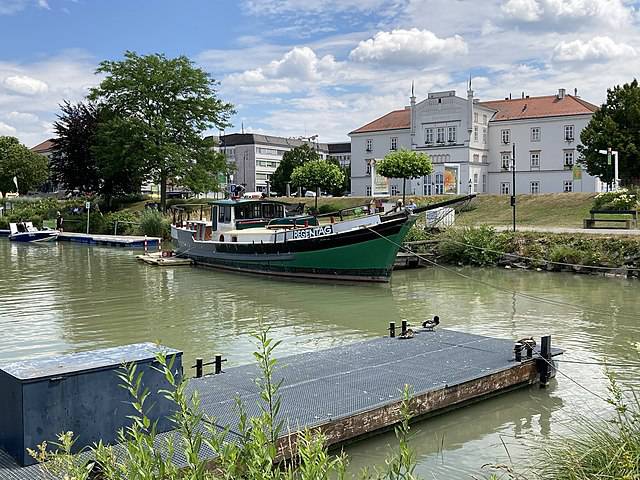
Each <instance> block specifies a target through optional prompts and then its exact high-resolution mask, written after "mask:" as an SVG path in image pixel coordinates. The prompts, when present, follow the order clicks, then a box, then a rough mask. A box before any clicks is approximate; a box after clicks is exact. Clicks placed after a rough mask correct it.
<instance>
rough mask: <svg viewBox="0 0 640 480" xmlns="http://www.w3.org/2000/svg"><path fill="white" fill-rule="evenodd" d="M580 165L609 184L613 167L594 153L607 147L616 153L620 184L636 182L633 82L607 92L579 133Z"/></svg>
mask: <svg viewBox="0 0 640 480" xmlns="http://www.w3.org/2000/svg"><path fill="white" fill-rule="evenodd" d="M580 141H581V143H582V145H579V146H578V151H579V152H580V153H581V159H580V162H581V163H582V164H584V165H585V166H586V168H587V172H589V174H590V175H595V176H598V177H600V178H602V180H603V181H605V182H607V183H609V182H611V181H612V180H613V175H614V170H613V169H614V166H613V161H612V162H611V163H612V164H611V165H609V164H608V160H607V156H606V155H603V154H601V153H599V152H598V150H606V149H607V148H608V147H611V148H612V149H613V150H617V151H618V152H619V153H618V154H619V168H620V178H621V180H622V183H624V184H630V183H639V182H640V86H639V85H638V81H637V80H633V81H632V82H631V83H627V84H624V85H623V86H619V85H618V86H615V87H614V88H612V89H608V90H607V101H606V102H605V103H604V104H603V105H602V107H601V108H600V109H599V110H598V111H597V112H595V113H594V114H593V117H592V118H591V121H590V122H589V125H587V127H586V128H584V129H583V130H582V132H581V134H580Z"/></svg>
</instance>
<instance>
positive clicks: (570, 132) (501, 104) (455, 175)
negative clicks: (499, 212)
mask: <svg viewBox="0 0 640 480" xmlns="http://www.w3.org/2000/svg"><path fill="white" fill-rule="evenodd" d="M596 109H597V107H596V106H595V105H592V104H590V103H588V102H585V101H584V100H582V99H580V98H579V97H578V96H577V95H567V94H566V92H565V90H564V89H560V90H559V91H558V93H557V94H556V95H551V96H542V97H529V96H525V95H524V94H523V95H522V97H521V98H517V99H511V98H505V99H504V100H499V101H487V102H480V101H479V100H478V99H477V98H475V97H474V93H473V90H471V88H469V90H468V91H467V96H466V98H462V97H458V96H456V93H455V91H453V90H451V91H444V92H433V93H429V94H428V96H427V98H426V99H424V100H422V101H421V102H418V103H416V98H415V96H414V95H413V93H412V95H411V97H410V104H409V106H407V107H405V108H404V109H403V110H395V111H393V112H390V113H388V114H387V115H384V116H383V117H380V118H378V119H376V120H374V121H373V122H371V123H368V124H366V125H364V126H362V127H360V128H358V129H356V130H354V131H352V132H351V133H350V134H349V135H350V137H351V144H352V153H351V155H352V162H351V190H352V194H353V195H362V196H369V195H372V194H373V195H400V194H401V193H402V179H389V180H387V179H384V178H382V177H380V176H379V175H377V174H376V172H375V164H376V161H377V160H380V159H382V158H384V156H385V155H386V154H387V153H389V152H390V151H393V150H396V149H399V148H405V149H410V150H415V151H419V152H424V153H426V154H428V155H429V156H430V157H431V160H432V163H433V166H434V171H433V173H432V174H431V175H429V176H426V177H422V178H418V179H414V180H411V181H407V193H408V194H413V195H440V194H462V193H502V194H511V193H512V192H513V187H514V186H513V185H512V183H513V181H512V177H513V171H512V168H513V158H514V157H513V153H514V151H515V170H516V185H515V188H516V192H517V193H533V194H535V193H551V192H570V191H584V192H594V191H601V189H602V184H601V182H600V181H599V179H597V178H595V177H592V176H590V175H588V174H587V173H586V171H583V170H582V169H581V168H579V167H578V166H577V165H576V163H577V158H578V157H577V156H578V152H577V149H576V147H577V145H578V143H579V138H580V132H581V130H582V129H583V128H584V127H585V126H586V125H587V124H588V123H589V120H590V119H591V116H592V115H593V113H594V112H595V111H596Z"/></svg>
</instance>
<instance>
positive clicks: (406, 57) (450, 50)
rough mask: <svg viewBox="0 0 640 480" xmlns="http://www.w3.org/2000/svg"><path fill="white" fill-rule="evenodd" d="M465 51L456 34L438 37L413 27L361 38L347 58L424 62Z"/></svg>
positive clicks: (460, 53) (377, 61)
mask: <svg viewBox="0 0 640 480" xmlns="http://www.w3.org/2000/svg"><path fill="white" fill-rule="evenodd" d="M466 53H467V44H466V43H465V41H464V39H463V38H462V37H461V36H459V35H454V36H453V37H448V38H439V37H437V36H436V35H435V34H434V33H433V32H431V31H429V30H419V29H417V28H412V29H410V30H404V29H399V30H392V31H390V32H378V33H376V34H375V35H374V37H373V38H370V39H368V40H365V41H362V42H360V43H359V44H358V46H357V47H356V48H354V49H353V50H352V51H351V53H350V54H349V58H350V59H352V60H355V61H358V62H374V63H386V64H389V63H392V64H406V65H424V64H425V63H426V62H427V61H430V60H433V59H435V58H438V57H442V56H445V55H446V56H453V55H463V54H466Z"/></svg>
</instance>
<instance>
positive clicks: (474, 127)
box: [473, 125, 478, 142]
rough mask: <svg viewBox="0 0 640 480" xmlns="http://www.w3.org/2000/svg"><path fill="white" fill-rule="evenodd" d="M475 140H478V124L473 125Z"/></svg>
mask: <svg viewBox="0 0 640 480" xmlns="http://www.w3.org/2000/svg"><path fill="white" fill-rule="evenodd" d="M473 141H474V142H477V141H478V126H477V125H474V126H473Z"/></svg>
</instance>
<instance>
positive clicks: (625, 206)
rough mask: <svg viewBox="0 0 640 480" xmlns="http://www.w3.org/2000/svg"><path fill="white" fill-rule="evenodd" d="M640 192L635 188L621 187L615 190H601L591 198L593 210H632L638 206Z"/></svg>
mask: <svg viewBox="0 0 640 480" xmlns="http://www.w3.org/2000/svg"><path fill="white" fill-rule="evenodd" d="M639 194H640V192H639V191H638V189H637V188H634V189H631V190H629V189H626V188H621V189H619V190H617V191H615V192H603V193H599V194H598V195H596V197H595V198H594V200H593V209H594V210H634V209H636V208H638V205H639V203H638V202H639V200H640V195H639Z"/></svg>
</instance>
